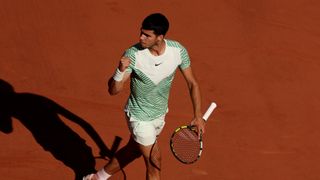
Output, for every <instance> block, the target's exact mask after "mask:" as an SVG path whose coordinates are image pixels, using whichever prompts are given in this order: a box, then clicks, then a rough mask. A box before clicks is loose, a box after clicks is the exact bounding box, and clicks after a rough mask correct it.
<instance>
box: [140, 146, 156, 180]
mask: <svg viewBox="0 0 320 180" xmlns="http://www.w3.org/2000/svg"><path fill="white" fill-rule="evenodd" d="M139 149H140V151H141V153H142V156H143V159H144V162H145V165H146V179H147V180H159V179H160V171H161V169H160V168H161V155H160V151H159V147H158V143H157V142H155V144H153V145H149V146H144V145H141V144H139Z"/></svg>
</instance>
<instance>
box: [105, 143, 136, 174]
mask: <svg viewBox="0 0 320 180" xmlns="http://www.w3.org/2000/svg"><path fill="white" fill-rule="evenodd" d="M140 156H141V152H140V150H139V147H138V145H137V143H136V142H135V141H134V139H133V138H132V137H131V138H130V140H129V142H128V144H127V145H126V146H124V147H123V148H121V149H120V150H119V151H117V152H116V154H115V157H114V158H111V160H110V161H109V162H108V163H107V164H106V165H105V166H104V170H105V171H106V172H107V173H108V174H115V173H116V172H118V171H120V170H121V169H123V168H124V167H125V166H126V165H128V164H129V163H131V162H132V161H134V160H135V159H137V158H139V157H140Z"/></svg>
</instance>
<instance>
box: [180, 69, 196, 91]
mask: <svg viewBox="0 0 320 180" xmlns="http://www.w3.org/2000/svg"><path fill="white" fill-rule="evenodd" d="M181 73H182V75H183V77H184V79H185V80H186V82H187V84H188V86H189V87H190V86H191V85H193V84H196V83H197V82H196V79H195V77H194V75H193V72H192V69H191V67H190V66H189V67H187V68H185V69H182V70H181Z"/></svg>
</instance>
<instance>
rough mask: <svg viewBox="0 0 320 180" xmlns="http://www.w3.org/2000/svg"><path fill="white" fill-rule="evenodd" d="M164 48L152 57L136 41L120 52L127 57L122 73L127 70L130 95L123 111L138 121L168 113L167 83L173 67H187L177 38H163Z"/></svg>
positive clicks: (171, 77)
mask: <svg viewBox="0 0 320 180" xmlns="http://www.w3.org/2000/svg"><path fill="white" fill-rule="evenodd" d="M165 43H166V46H165V51H164V53H163V54H161V55H160V56H154V55H152V54H151V52H150V51H149V49H143V48H142V47H141V46H140V44H136V45H134V46H132V47H130V48H129V49H127V50H126V51H125V53H124V56H126V57H129V58H130V60H131V63H130V66H129V67H128V68H127V70H126V72H128V73H131V84H130V96H129V98H128V102H127V105H126V112H127V114H128V115H129V116H130V117H133V118H134V119H136V120H141V121H151V120H153V119H156V118H158V117H160V116H162V115H164V114H166V113H167V112H168V100H169V92H170V88H171V83H172V80H173V78H174V75H175V72H176V69H177V67H179V68H180V69H185V68H187V67H189V66H190V58H189V55H188V52H187V50H186V49H185V48H184V47H183V46H182V45H181V44H180V43H178V42H177V41H173V40H167V39H165Z"/></svg>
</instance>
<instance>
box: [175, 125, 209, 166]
mask: <svg viewBox="0 0 320 180" xmlns="http://www.w3.org/2000/svg"><path fill="white" fill-rule="evenodd" d="M170 149H171V151H172V153H173V155H174V157H175V158H176V159H178V160H179V161H180V162H182V163H184V164H192V163H194V162H196V161H197V160H198V159H199V158H200V156H201V153H202V149H203V143H202V134H201V133H200V138H199V136H198V133H197V131H196V128H195V126H180V127H178V128H177V129H176V130H175V131H174V132H173V134H172V135H171V138H170Z"/></svg>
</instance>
